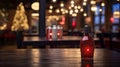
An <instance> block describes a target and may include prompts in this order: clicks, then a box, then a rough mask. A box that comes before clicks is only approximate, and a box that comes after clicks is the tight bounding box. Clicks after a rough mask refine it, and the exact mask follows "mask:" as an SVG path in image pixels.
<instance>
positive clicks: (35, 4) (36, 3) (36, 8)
mask: <svg viewBox="0 0 120 67" xmlns="http://www.w3.org/2000/svg"><path fill="white" fill-rule="evenodd" d="M31 8H32V9H33V10H39V2H33V3H32V5H31Z"/></svg>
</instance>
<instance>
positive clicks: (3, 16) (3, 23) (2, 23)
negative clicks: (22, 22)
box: [0, 9, 8, 30]
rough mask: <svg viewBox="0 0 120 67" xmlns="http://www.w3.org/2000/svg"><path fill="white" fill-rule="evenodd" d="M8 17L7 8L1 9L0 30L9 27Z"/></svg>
mask: <svg viewBox="0 0 120 67" xmlns="http://www.w3.org/2000/svg"><path fill="white" fill-rule="evenodd" d="M7 17H8V13H7V12H6V10H5V9H0V30H5V29H7V23H6V22H7Z"/></svg>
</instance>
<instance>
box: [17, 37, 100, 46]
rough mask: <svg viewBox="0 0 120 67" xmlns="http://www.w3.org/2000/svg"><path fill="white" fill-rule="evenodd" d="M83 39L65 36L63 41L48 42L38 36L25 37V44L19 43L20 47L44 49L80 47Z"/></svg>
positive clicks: (96, 39)
mask: <svg viewBox="0 0 120 67" xmlns="http://www.w3.org/2000/svg"><path fill="white" fill-rule="evenodd" d="M80 40H81V37H80V36H63V38H62V39H55V40H47V39H46V38H40V37H38V36H31V37H30V36H28V37H27V36H25V37H24V38H23V43H21V41H20V43H19V42H18V46H19V47H21V48H22V47H26V46H27V45H32V46H37V47H38V46H39V47H44V46H46V45H52V46H53V45H79V44H80ZM94 40H95V42H98V41H99V39H98V38H94Z"/></svg>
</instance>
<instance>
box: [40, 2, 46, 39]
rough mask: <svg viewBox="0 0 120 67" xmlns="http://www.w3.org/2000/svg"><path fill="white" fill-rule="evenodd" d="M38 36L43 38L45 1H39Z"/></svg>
mask: <svg viewBox="0 0 120 67" xmlns="http://www.w3.org/2000/svg"><path fill="white" fill-rule="evenodd" d="M39 3H40V6H39V36H40V37H45V29H46V24H45V10H46V0H39Z"/></svg>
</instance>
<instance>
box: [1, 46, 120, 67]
mask: <svg viewBox="0 0 120 67" xmlns="http://www.w3.org/2000/svg"><path fill="white" fill-rule="evenodd" d="M0 67H120V53H118V52H115V51H112V50H107V49H98V48H97V49H95V53H94V58H93V60H87V61H82V60H81V52H80V49H79V48H72V49H68V48H65V49H51V48H49V49H6V50H4V49H0Z"/></svg>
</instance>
